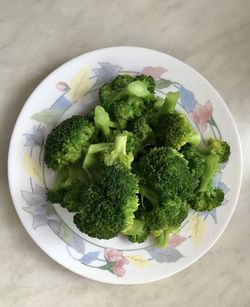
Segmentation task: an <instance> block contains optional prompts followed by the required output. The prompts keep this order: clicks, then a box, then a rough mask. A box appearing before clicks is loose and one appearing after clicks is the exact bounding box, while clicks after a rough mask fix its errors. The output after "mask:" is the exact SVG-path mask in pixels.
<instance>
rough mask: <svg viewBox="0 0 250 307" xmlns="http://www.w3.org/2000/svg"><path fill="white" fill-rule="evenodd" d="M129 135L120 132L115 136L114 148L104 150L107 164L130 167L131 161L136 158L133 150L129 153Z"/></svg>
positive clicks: (104, 158) (104, 159)
mask: <svg viewBox="0 0 250 307" xmlns="http://www.w3.org/2000/svg"><path fill="white" fill-rule="evenodd" d="M127 139H128V137H127V135H126V134H125V133H124V134H119V135H117V136H116V138H115V142H114V148H113V149H112V150H111V151H104V152H103V161H104V164H105V165H107V166H111V165H113V164H118V165H123V166H124V167H126V168H128V169H130V168H131V163H132V161H133V160H134V156H133V154H132V152H128V153H127Z"/></svg>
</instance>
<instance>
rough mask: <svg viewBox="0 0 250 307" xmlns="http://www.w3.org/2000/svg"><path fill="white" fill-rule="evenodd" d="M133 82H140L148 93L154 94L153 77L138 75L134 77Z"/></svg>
mask: <svg viewBox="0 0 250 307" xmlns="http://www.w3.org/2000/svg"><path fill="white" fill-rule="evenodd" d="M135 80H140V81H142V82H143V83H145V84H146V86H147V89H148V90H149V92H150V93H154V91H155V80H154V78H153V77H151V76H148V75H139V76H136V77H135Z"/></svg>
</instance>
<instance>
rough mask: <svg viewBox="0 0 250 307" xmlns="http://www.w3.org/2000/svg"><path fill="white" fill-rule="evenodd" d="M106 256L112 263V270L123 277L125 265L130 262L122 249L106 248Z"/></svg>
mask: <svg viewBox="0 0 250 307" xmlns="http://www.w3.org/2000/svg"><path fill="white" fill-rule="evenodd" d="M104 257H105V259H106V260H107V263H108V264H111V263H113V264H112V267H111V270H112V272H113V273H114V274H115V275H116V276H117V277H123V276H124V274H125V269H124V268H123V266H124V265H125V264H128V263H129V261H128V259H127V258H125V257H124V256H123V255H122V252H121V251H118V250H116V249H113V248H105V250H104Z"/></svg>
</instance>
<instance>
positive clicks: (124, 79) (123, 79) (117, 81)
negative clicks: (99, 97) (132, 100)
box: [111, 75, 135, 90]
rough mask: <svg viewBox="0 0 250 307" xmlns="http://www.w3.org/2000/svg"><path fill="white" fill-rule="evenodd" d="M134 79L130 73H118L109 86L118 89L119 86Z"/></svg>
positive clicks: (122, 86)
mask: <svg viewBox="0 0 250 307" xmlns="http://www.w3.org/2000/svg"><path fill="white" fill-rule="evenodd" d="M133 81H135V78H133V77H132V76H130V75H118V76H117V77H116V78H115V79H114V80H113V81H112V82H111V87H112V89H113V90H117V89H118V90H119V89H121V88H124V87H126V86H127V85H128V84H129V83H131V82H133Z"/></svg>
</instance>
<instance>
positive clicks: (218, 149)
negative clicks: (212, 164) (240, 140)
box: [207, 138, 230, 163]
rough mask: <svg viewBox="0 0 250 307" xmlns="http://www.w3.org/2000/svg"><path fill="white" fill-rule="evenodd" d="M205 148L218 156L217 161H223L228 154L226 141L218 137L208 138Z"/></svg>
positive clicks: (226, 158) (228, 148) (227, 157)
mask: <svg viewBox="0 0 250 307" xmlns="http://www.w3.org/2000/svg"><path fill="white" fill-rule="evenodd" d="M207 149H208V151H209V152H211V153H215V154H217V155H218V156H219V163H225V162H227V161H228V159H229V156H230V146H229V145H228V143H227V142H225V141H222V140H219V139H212V138H210V139H208V141H207Z"/></svg>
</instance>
